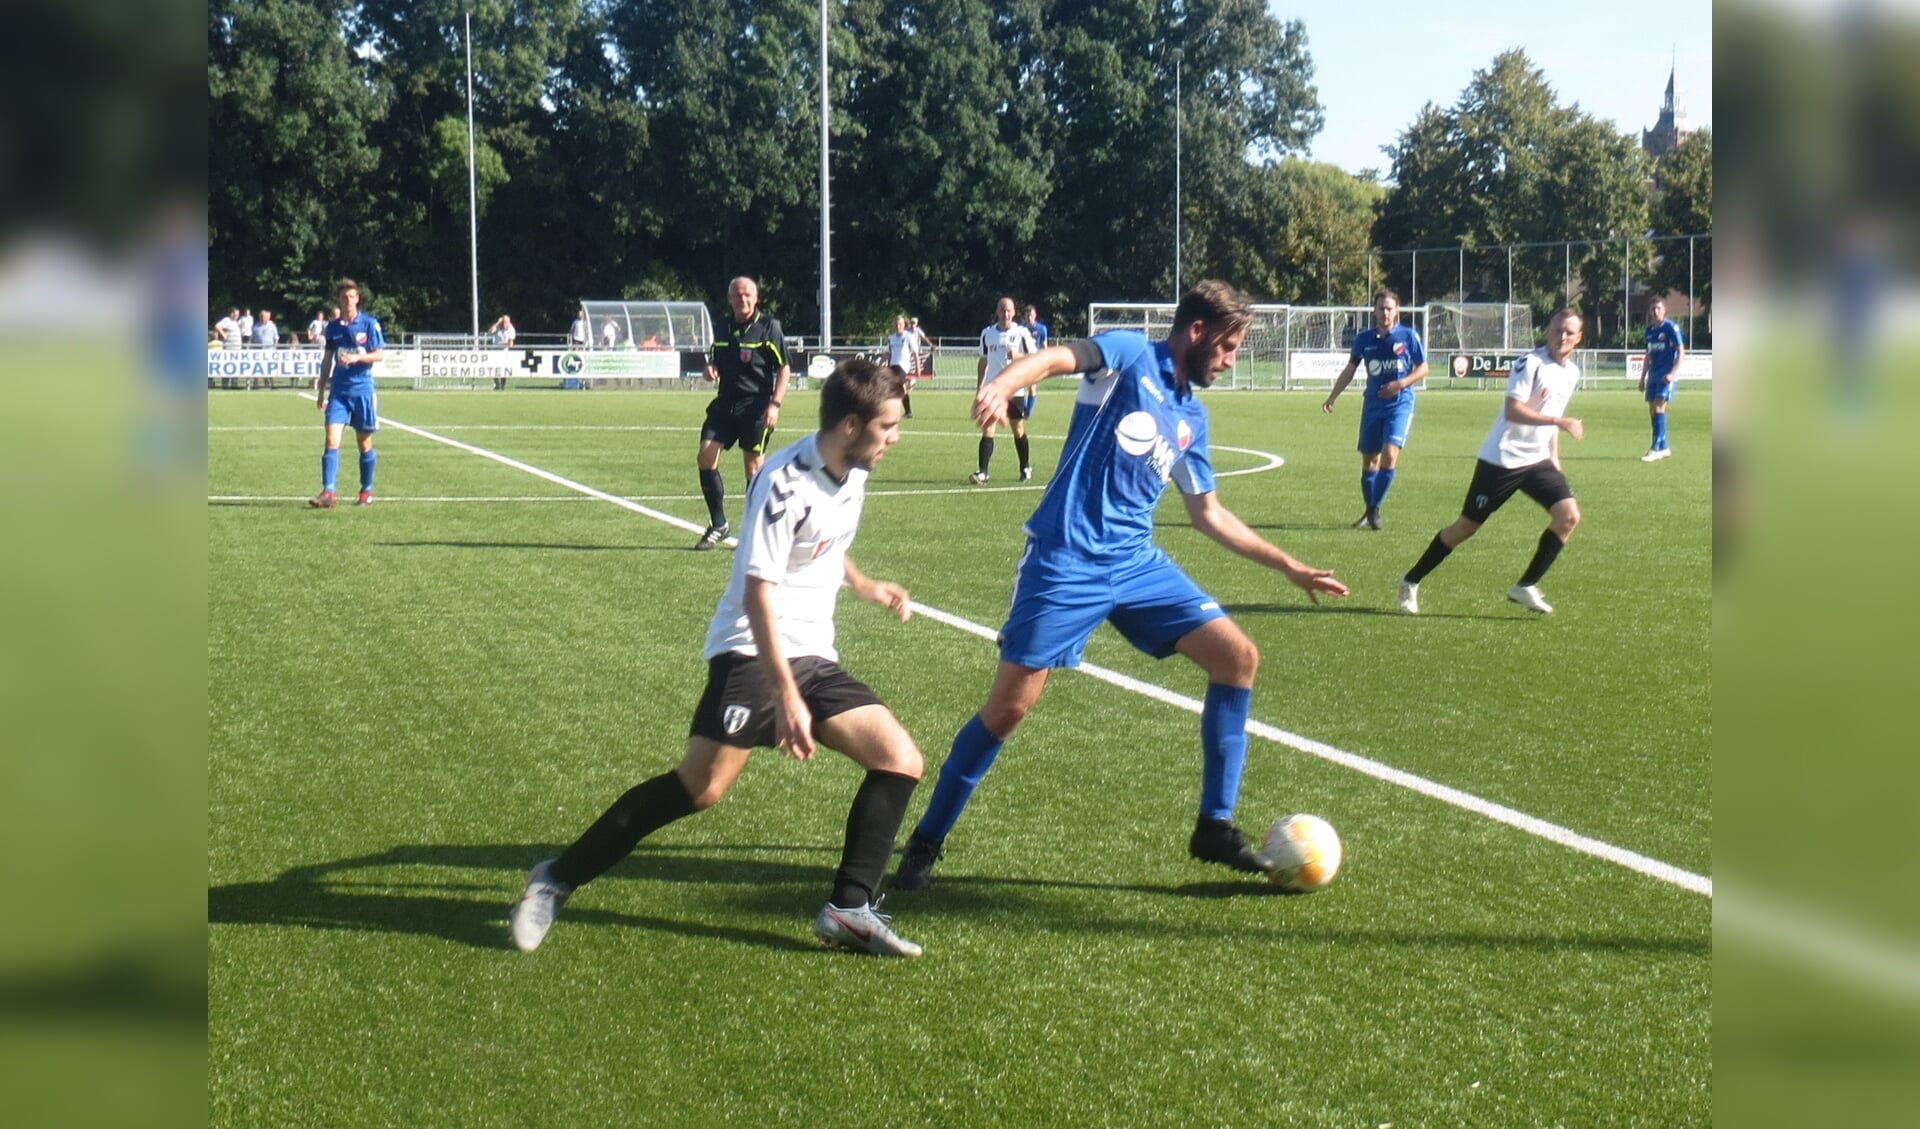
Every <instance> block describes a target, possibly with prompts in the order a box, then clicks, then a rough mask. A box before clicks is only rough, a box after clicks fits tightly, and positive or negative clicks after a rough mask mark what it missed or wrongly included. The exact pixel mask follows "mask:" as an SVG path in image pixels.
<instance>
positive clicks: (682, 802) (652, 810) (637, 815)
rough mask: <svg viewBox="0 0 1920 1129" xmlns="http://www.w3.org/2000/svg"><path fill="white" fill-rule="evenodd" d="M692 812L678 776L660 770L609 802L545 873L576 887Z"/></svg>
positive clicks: (604, 870)
mask: <svg viewBox="0 0 1920 1129" xmlns="http://www.w3.org/2000/svg"><path fill="white" fill-rule="evenodd" d="M692 814H693V797H692V796H689V795H687V786H686V785H685V784H683V783H681V782H680V774H679V773H677V772H672V771H668V772H663V773H661V774H660V775H658V776H656V777H654V778H653V779H651V780H644V781H641V782H640V783H639V784H636V785H634V786H633V787H631V788H629V789H627V792H626V795H624V796H621V797H620V798H619V799H617V800H615V801H613V806H612V807H610V808H608V809H607V810H606V812H605V813H604V814H603V815H601V817H600V818H599V819H596V820H594V821H593V826H592V827H589V828H587V830H586V833H585V834H583V835H581V836H580V838H579V839H577V840H576V841H575V842H574V844H573V846H571V847H568V848H567V849H566V850H564V851H562V852H560V857H559V858H557V859H555V860H554V861H553V866H552V867H551V868H550V870H549V871H548V873H550V874H552V875H553V876H554V877H555V878H557V879H559V880H560V881H562V882H565V883H566V884H567V885H569V886H580V885H584V884H585V883H588V882H591V881H593V880H594V879H596V878H598V877H600V876H601V875H602V874H605V873H606V872H607V871H609V870H612V869H613V867H614V864H616V863H618V862H619V861H620V860H621V859H623V858H626V857H627V856H628V855H630V854H632V853H633V848H634V847H635V846H636V845H638V844H639V842H640V840H642V839H644V838H646V837H647V836H649V835H651V834H653V833H654V832H655V831H658V830H660V829H661V828H662V827H665V826H666V825H667V824H669V823H672V822H673V821H674V820H676V819H680V818H682V817H683V816H689V815H692Z"/></svg>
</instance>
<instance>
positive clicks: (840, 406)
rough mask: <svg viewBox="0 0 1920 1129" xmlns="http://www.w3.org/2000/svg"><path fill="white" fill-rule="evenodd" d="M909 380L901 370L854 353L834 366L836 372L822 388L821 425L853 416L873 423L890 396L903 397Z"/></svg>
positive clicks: (828, 424)
mask: <svg viewBox="0 0 1920 1129" xmlns="http://www.w3.org/2000/svg"><path fill="white" fill-rule="evenodd" d="M906 395H907V381H906V378H905V377H903V376H901V375H900V373H899V372H897V371H895V370H894V369H891V368H888V367H886V366H883V365H876V364H874V363H873V362H872V361H868V360H862V359H861V358H859V357H852V358H849V359H847V360H844V361H841V362H840V363H839V364H837V365H835V366H833V373H832V374H831V375H829V376H828V377H827V382H826V383H825V384H824V385H822V386H821V388H820V427H821V429H822V430H826V429H828V428H833V427H838V426H839V425H840V421H841V420H843V419H846V418H847V417H848V416H853V417H854V418H856V419H858V420H859V421H860V422H861V423H863V424H864V423H870V422H872V421H873V419H874V418H875V417H877V416H879V414H880V409H881V408H882V407H884V406H886V403H887V401H888V400H903V399H905V398H906Z"/></svg>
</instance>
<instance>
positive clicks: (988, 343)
mask: <svg viewBox="0 0 1920 1129" xmlns="http://www.w3.org/2000/svg"><path fill="white" fill-rule="evenodd" d="M1039 351H1040V346H1039V345H1038V344H1036V343H1035V342H1034V340H1033V334H1032V333H1030V332H1028V330H1027V327H1026V326H1024V325H1021V324H1020V323H1019V322H1017V321H1015V320H1013V299H1012V298H1002V299H1000V305H999V307H998V308H996V309H995V311H994V322H993V324H992V325H990V326H988V327H987V328H985V329H983V330H981V331H980V362H979V365H978V374H977V379H976V380H975V381H974V387H975V388H976V389H978V388H980V387H981V386H983V385H985V384H986V383H987V381H989V380H992V379H993V378H994V377H996V376H999V375H1000V370H1001V369H1003V368H1006V367H1007V365H1008V364H1009V363H1011V362H1012V361H1013V359H1014V358H1015V357H1024V356H1026V355H1028V354H1029V353H1038V352H1039ZM1032 413H1033V392H1032V390H1031V389H1029V390H1028V391H1027V392H1026V394H1025V395H1022V396H1018V397H1015V398H1014V399H1013V400H1012V401H1011V402H1010V403H1008V405H1007V425H1008V426H1009V427H1011V428H1012V429H1013V449H1014V451H1015V452H1016V453H1018V454H1019V456H1020V481H1022V482H1025V481H1026V480H1027V479H1029V478H1032V477H1033V450H1032V448H1031V447H1030V446H1028V444H1027V416H1029V415H1031V414H1032ZM997 429H998V425H996V424H995V423H993V422H992V421H991V420H989V421H988V422H987V423H986V424H984V425H982V426H981V428H980V469H979V470H976V471H974V472H973V473H972V474H971V475H969V476H968V479H969V480H970V481H972V482H975V483H984V482H986V481H987V479H988V477H989V471H990V469H991V467H992V465H993V437H994V433H995V432H996V430H997Z"/></svg>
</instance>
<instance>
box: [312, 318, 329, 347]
mask: <svg viewBox="0 0 1920 1129" xmlns="http://www.w3.org/2000/svg"><path fill="white" fill-rule="evenodd" d="M326 336H327V311H325V310H315V311H313V320H312V321H310V322H308V323H307V344H309V345H325V344H326V343H327V342H326Z"/></svg>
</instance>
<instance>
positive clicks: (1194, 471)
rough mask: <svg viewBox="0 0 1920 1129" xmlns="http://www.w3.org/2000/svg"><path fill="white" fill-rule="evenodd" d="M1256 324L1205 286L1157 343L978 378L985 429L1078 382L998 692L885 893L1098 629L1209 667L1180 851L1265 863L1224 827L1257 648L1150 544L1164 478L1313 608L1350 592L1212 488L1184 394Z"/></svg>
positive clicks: (1037, 519)
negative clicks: (1195, 786) (1195, 776)
mask: <svg viewBox="0 0 1920 1129" xmlns="http://www.w3.org/2000/svg"><path fill="white" fill-rule="evenodd" d="M1251 322H1252V311H1251V309H1250V308H1249V306H1248V305H1247V300H1246V298H1245V296H1243V295H1242V294H1240V292H1239V291H1237V290H1235V289H1234V288H1233V287H1231V286H1229V285H1227V284H1226V283H1224V282H1217V281H1208V282H1202V283H1200V284H1199V285H1198V286H1195V287H1194V288H1193V290H1192V291H1191V292H1189V293H1188V294H1187V295H1186V297H1185V298H1183V299H1181V301H1180V304H1179V306H1178V307H1177V308H1176V309H1175V311H1174V316H1173V328H1172V330H1171V331H1170V333H1169V336H1168V338H1167V339H1166V340H1165V341H1161V342H1150V341H1148V340H1147V338H1146V337H1145V336H1144V335H1143V334H1140V333H1135V332H1131V331H1124V330H1116V331H1112V332H1108V333H1102V334H1098V335H1096V336H1094V337H1093V338H1091V339H1089V340H1085V341H1078V342H1075V343H1073V344H1072V345H1056V346H1053V347H1051V348H1049V349H1046V350H1044V351H1043V352H1040V353H1036V354H1033V355H1031V356H1027V357H1022V358H1020V359H1018V360H1016V361H1014V362H1013V363H1011V364H1009V365H1008V366H1007V367H1006V368H1005V369H1003V370H1002V371H1001V372H1000V373H999V374H998V375H997V376H996V377H995V378H994V379H992V380H989V381H987V382H986V383H984V384H983V385H981V387H980V390H979V392H978V393H977V394H976V395H975V397H974V405H973V416H974V419H975V420H976V421H977V422H979V423H982V424H986V423H991V422H1004V421H1005V420H1006V418H1007V406H1008V403H1009V402H1010V401H1014V400H1017V399H1018V398H1019V397H1020V396H1022V395H1023V394H1024V393H1025V392H1026V391H1027V390H1028V389H1030V388H1031V387H1033V385H1035V384H1036V383H1038V382H1039V381H1041V380H1043V379H1045V378H1047V377H1049V376H1064V375H1066V374H1069V373H1079V374H1083V375H1082V377H1081V380H1080V386H1079V389H1078V392H1077V394H1076V395H1075V397H1074V407H1073V418H1072V421H1071V423H1069V425H1068V428H1067V440H1066V447H1065V450H1064V452H1063V454H1062V456H1061V460H1060V467H1059V469H1058V470H1057V471H1056V472H1055V474H1054V477H1053V480H1052V481H1051V482H1050V483H1049V484H1048V485H1047V489H1046V493H1044V494H1043V495H1042V496H1041V499H1040V505H1039V507H1038V508H1037V509H1035V510H1034V512H1033V516H1032V517H1030V518H1028V519H1027V524H1026V534H1027V548H1026V551H1025V552H1024V553H1023V554H1022V555H1021V558H1020V563H1019V566H1018V567H1017V569H1016V570H1015V574H1014V584H1013V605H1012V609H1011V610H1010V611H1009V613H1008V616H1007V622H1006V625H1005V626H1004V627H1002V628H1001V630H1000V667H999V671H998V673H997V674H996V675H995V677H994V682H993V689H992V690H991V691H990V692H989V694H988V696H987V702H986V705H985V706H983V707H982V708H981V710H980V712H979V713H977V714H976V715H974V717H973V718H972V720H970V721H968V722H967V724H966V725H965V726H963V727H962V728H961V730H960V732H959V734H958V735H957V736H956V737H955V738H954V741H953V748H952V750H951V751H950V752H949V753H948V754H947V759H946V762H945V763H944V764H943V765H942V766H941V768H940V776H939V780H938V782H937V783H936V784H935V785H934V790H933V798H932V800H931V801H930V802H929V804H928V806H927V810H926V813H925V814H924V815H923V816H922V817H921V819H920V822H919V825H918V826H917V827H916V828H915V829H914V832H913V834H912V836H911V837H910V838H909V839H908V841H907V847H906V850H905V852H904V853H903V854H902V856H901V860H900V869H899V871H898V872H897V873H896V874H895V875H894V882H893V885H894V887H895V888H896V889H901V890H917V889H922V888H925V887H926V886H927V885H929V884H930V882H931V881H932V869H933V863H934V861H935V860H936V859H938V858H939V857H940V853H941V849H942V845H943V844H944V842H945V841H946V838H947V833H948V832H949V831H951V830H952V828H953V825H954V823H955V822H956V821H957V820H958V819H959V818H960V812H961V810H962V809H963V808H965V807H966V804H967V800H968V798H969V797H971V796H972V795H973V790H974V788H975V787H977V786H978V785H979V783H980V779H981V777H982V776H984V775H985V774H986V771H987V769H988V768H989V767H990V766H991V765H992V764H993V761H994V757H995V756H996V755H998V753H999V751H1000V746H1001V744H1002V743H1003V742H1004V741H1005V740H1006V739H1007V738H1009V737H1011V736H1012V735H1013V732H1014V730H1015V729H1018V728H1019V727H1020V723H1021V722H1022V721H1023V720H1025V718H1026V716H1027V714H1028V713H1029V712H1030V711H1031V710H1032V709H1033V707H1034V705H1035V704H1036V703H1037V702H1038V701H1039V700H1040V693H1041V691H1042V690H1043V689H1044V688H1045V687H1046V684H1047V676H1048V674H1049V673H1050V672H1051V670H1052V668H1054V667H1073V666H1078V665H1080V656H1081V651H1082V649H1083V648H1085V646H1086V643H1087V639H1088V637H1089V636H1091V635H1092V634H1093V632H1094V629H1095V628H1097V627H1098V626H1099V625H1100V624H1101V622H1102V621H1106V622H1109V623H1112V624H1113V625H1114V627H1115V628H1117V629H1118V630H1119V632H1120V633H1121V635H1123V636H1124V637H1125V638H1126V639H1127V641H1128V642H1130V643H1132V644H1133V645H1134V646H1135V647H1137V648H1139V649H1140V650H1142V651H1144V652H1146V653H1147V654H1150V655H1153V656H1154V657H1156V658H1165V657H1166V656H1168V655H1171V654H1174V653H1175V652H1178V653H1180V654H1182V655H1185V656H1186V657H1187V658H1189V659H1191V660H1193V662H1194V663H1195V664H1196V665H1198V666H1199V667H1200V668H1201V669H1202V670H1204V671H1205V672H1206V674H1207V690H1206V704H1205V708H1204V711H1203V712H1202V714H1201V718H1200V743H1201V748H1202V751H1203V754H1204V758H1203V764H1202V770H1201V788H1200V812H1199V819H1198V821H1197V823H1196V825H1195V828H1194V833H1193V837H1192V839H1191V840H1190V841H1189V844H1188V851H1189V853H1191V854H1192V855H1193V857H1195V858H1198V859H1202V860H1205V861H1209V862H1219V863H1224V864H1226V865H1228V866H1231V867H1234V868H1235V869H1238V870H1244V871H1261V870H1264V869H1265V865H1264V863H1263V862H1262V861H1261V859H1260V857H1259V855H1258V854H1257V853H1256V852H1255V851H1254V850H1253V849H1252V848H1251V847H1250V846H1248V844H1247V842H1246V839H1245V837H1244V836H1243V835H1242V834H1241V832H1240V831H1239V829H1238V828H1236V827H1235V826H1234V824H1233V809H1234V804H1235V801H1236V800H1237V799H1238V796H1239V789H1240V774H1241V768H1242V765H1243V763H1244V760H1245V757H1246V748H1247V734H1246V725H1247V714H1248V711H1249V707H1250V705H1251V702H1252V698H1253V679H1254V672H1255V671H1256V669H1257V668H1258V667H1259V664H1260V652H1259V650H1258V649H1257V648H1256V647H1255V646H1254V644H1253V642H1252V640H1250V639H1248V638H1247V637H1246V635H1245V634H1244V633H1243V632H1242V631H1241V630H1240V628H1239V627H1238V626H1236V625H1235V624H1234V622H1233V621H1232V620H1231V619H1229V618H1227V614H1226V612H1225V611H1223V610H1222V609H1221V607H1220V604H1219V603H1218V602H1217V601H1215V600H1214V599H1212V598H1211V597H1209V596H1208V595H1207V594H1206V593H1205V592H1203V591H1201V589H1200V587H1199V586H1198V585H1196V584H1195V583H1194V582H1193V581H1192V580H1190V579H1189V578H1188V577H1187V575H1186V573H1184V572H1182V571H1181V570H1180V568H1179V566H1177V565H1175V564H1174V563H1173V561H1172V560H1171V559H1170V558H1169V557H1168V556H1167V554H1166V553H1165V552H1164V551H1162V550H1161V549H1160V547H1159V546H1157V545H1155V544H1154V543H1153V514H1154V508H1155V506H1156V505H1157V504H1158V503H1159V501H1160V496H1161V494H1162V493H1164V492H1165V490H1166V486H1167V483H1168V482H1172V483H1173V484H1174V485H1175V486H1177V487H1178V488H1179V490H1180V494H1181V497H1182V500H1183V501H1185V503H1186V509H1187V515H1188V517H1189V518H1190V519H1191V520H1192V522H1193V528H1195V529H1197V530H1199V531H1200V532H1202V533H1204V534H1206V535H1207V536H1208V537H1211V538H1212V539H1213V540H1214V541H1216V542H1218V543H1219V544H1221V545H1223V546H1225V547H1226V548H1228V549H1230V550H1232V551H1233V552H1235V553H1238V554H1239V555H1241V556H1243V557H1246V558H1247V559H1249V560H1252V561H1256V562H1258V563H1260V564H1263V565H1266V566H1267V567H1269V568H1272V569H1276V570H1278V571H1279V572H1281V573H1283V574H1284V575H1285V576H1286V578H1287V579H1288V580H1290V581H1292V582H1293V583H1294V584H1296V585H1298V586H1299V587H1301V588H1303V589H1305V590H1306V592H1307V595H1308V596H1309V597H1311V598H1312V599H1313V600H1314V602H1315V603H1318V602H1319V595H1318V594H1319V593H1323V592H1324V593H1328V594H1330V595H1335V596H1345V595H1346V594H1347V589H1346V586H1345V585H1343V584H1341V583H1340V582H1339V581H1338V580H1336V579H1334V577H1333V574H1332V573H1331V572H1329V571H1328V570H1326V569H1316V568H1311V567H1309V566H1307V565H1304V564H1301V563H1300V562H1299V561H1297V560H1295V559H1294V558H1293V557H1291V556H1289V555H1287V554H1286V553H1285V552H1283V551H1281V550H1280V549H1279V548H1276V547H1275V546H1273V545H1272V544H1269V543H1268V542H1267V541H1265V540H1263V539H1262V538H1261V537H1260V536H1259V535H1258V534H1256V533H1254V532H1253V530H1252V529H1250V528H1248V526H1247V524H1246V523H1245V522H1243V521H1242V520H1241V519H1240V518H1239V517H1237V516H1235V515H1234V514H1233V513H1232V512H1231V511H1230V510H1228V509H1227V508H1226V507H1225V506H1224V505H1222V504H1221V503H1220V500H1219V498H1218V496H1217V495H1216V494H1215V493H1214V474H1213V463H1212V460H1211V458H1210V456H1209V453H1208V444H1207V411H1206V408H1205V407H1204V406H1202V404H1201V403H1200V401H1199V399H1198V398H1197V397H1196V395H1195V393H1196V392H1197V391H1198V390H1200V389H1202V388H1205V387H1207V386H1208V385H1210V384H1212V383H1213V381H1214V377H1215V376H1216V375H1217V374H1218V373H1221V372H1224V371H1225V370H1226V369H1227V368H1228V367H1230V366H1231V365H1232V364H1233V360H1234V353H1235V352H1236V351H1237V350H1238V349H1239V348H1240V345H1241V343H1242V342H1243V341H1244V340H1245V339H1246V335H1247V327H1248V326H1249V325H1250V324H1251Z"/></svg>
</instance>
